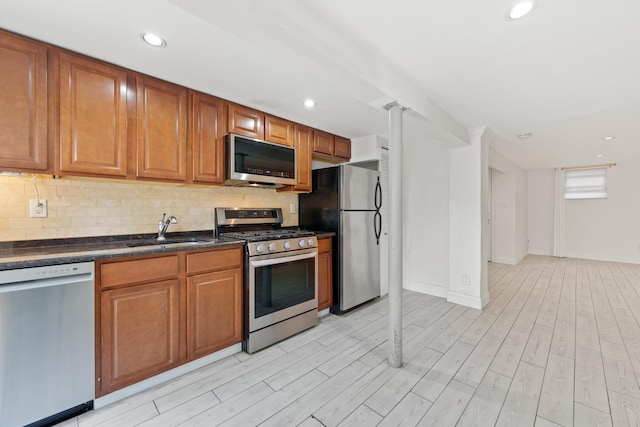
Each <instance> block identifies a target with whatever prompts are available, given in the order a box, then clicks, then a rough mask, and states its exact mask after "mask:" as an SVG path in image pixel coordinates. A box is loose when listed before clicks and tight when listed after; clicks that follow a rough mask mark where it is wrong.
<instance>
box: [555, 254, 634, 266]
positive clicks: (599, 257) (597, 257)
mask: <svg viewBox="0 0 640 427" xmlns="http://www.w3.org/2000/svg"><path fill="white" fill-rule="evenodd" d="M567 258H581V259H588V260H592V261H609V262H621V263H625V264H640V258H638V257H618V256H606V255H594V254H581V253H567Z"/></svg>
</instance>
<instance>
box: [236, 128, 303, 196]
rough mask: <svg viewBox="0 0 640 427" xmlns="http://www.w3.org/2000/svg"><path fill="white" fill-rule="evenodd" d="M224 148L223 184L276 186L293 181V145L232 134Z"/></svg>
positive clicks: (294, 154)
mask: <svg viewBox="0 0 640 427" xmlns="http://www.w3.org/2000/svg"><path fill="white" fill-rule="evenodd" d="M225 147H226V159H227V172H226V181H225V183H226V184H227V185H236V186H255V187H269V188H278V187H284V186H285V185H294V184H295V183H296V150H295V148H292V147H287V146H284V145H280V144H273V143H271V142H266V141H261V140H259V139H253V138H247V137H246V136H241V135H236V134H232V133H231V134H229V135H227V137H226V144H225Z"/></svg>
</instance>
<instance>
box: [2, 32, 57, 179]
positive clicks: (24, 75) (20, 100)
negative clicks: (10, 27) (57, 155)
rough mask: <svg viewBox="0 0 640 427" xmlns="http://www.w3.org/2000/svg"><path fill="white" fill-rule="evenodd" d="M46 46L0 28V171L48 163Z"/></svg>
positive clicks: (38, 168) (45, 167) (48, 167)
mask: <svg viewBox="0 0 640 427" xmlns="http://www.w3.org/2000/svg"><path fill="white" fill-rule="evenodd" d="M47 67H48V65H47V47H46V46H45V45H43V44H40V43H37V42H34V41H31V40H28V39H25V38H22V37H19V36H16V35H13V34H10V33H6V32H4V31H0V170H5V171H10V170H14V171H27V172H31V171H32V172H45V171H49V170H52V168H51V165H50V164H49V157H50V150H49V143H48V140H49V138H48V127H47V121H48V94H47Z"/></svg>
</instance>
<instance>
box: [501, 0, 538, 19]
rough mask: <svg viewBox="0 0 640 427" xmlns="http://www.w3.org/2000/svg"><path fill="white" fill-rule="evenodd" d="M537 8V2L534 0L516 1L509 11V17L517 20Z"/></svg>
mask: <svg viewBox="0 0 640 427" xmlns="http://www.w3.org/2000/svg"><path fill="white" fill-rule="evenodd" d="M534 8H535V3H534V2H533V1H532V0H525V1H520V2H517V3H515V4H514V5H513V6H512V7H511V9H509V10H508V11H507V19H508V20H515V19H520V18H522V17H523V16H525V15H528V14H529V13H531V12H532V11H533V9H534Z"/></svg>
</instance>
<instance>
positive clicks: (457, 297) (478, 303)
mask: <svg viewBox="0 0 640 427" xmlns="http://www.w3.org/2000/svg"><path fill="white" fill-rule="evenodd" d="M447 301H448V302H452V303H454V304H460V305H464V306H465V307H471V308H475V309H478V310H480V309H482V305H483V304H482V302H483V301H482V298H480V297H475V296H473V295H465V294H459V293H456V292H448V293H447ZM485 304H486V302H485Z"/></svg>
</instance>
